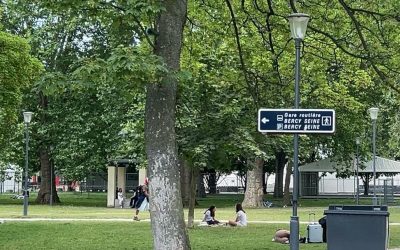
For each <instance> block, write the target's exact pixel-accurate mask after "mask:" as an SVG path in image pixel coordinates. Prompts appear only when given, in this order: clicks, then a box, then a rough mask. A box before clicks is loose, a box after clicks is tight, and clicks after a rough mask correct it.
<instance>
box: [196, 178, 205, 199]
mask: <svg viewBox="0 0 400 250" xmlns="http://www.w3.org/2000/svg"><path fill="white" fill-rule="evenodd" d="M196 196H197V197H200V198H205V197H206V196H207V195H206V188H205V186H204V173H199V175H198V176H197V189H196Z"/></svg>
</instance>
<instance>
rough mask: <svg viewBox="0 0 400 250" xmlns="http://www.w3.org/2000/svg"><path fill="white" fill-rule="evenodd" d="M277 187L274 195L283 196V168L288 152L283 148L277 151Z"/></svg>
mask: <svg viewBox="0 0 400 250" xmlns="http://www.w3.org/2000/svg"><path fill="white" fill-rule="evenodd" d="M275 162H276V163H275V187H274V197H276V198H282V197H283V170H284V168H285V164H286V154H285V152H283V150H280V151H279V152H276V153H275Z"/></svg>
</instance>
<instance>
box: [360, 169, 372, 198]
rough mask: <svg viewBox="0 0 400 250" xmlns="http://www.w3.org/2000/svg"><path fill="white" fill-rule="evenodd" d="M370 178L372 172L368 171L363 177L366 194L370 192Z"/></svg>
mask: <svg viewBox="0 0 400 250" xmlns="http://www.w3.org/2000/svg"><path fill="white" fill-rule="evenodd" d="M369 179H370V173H366V174H365V177H364V178H361V180H362V181H363V184H364V195H365V196H368V193H369Z"/></svg>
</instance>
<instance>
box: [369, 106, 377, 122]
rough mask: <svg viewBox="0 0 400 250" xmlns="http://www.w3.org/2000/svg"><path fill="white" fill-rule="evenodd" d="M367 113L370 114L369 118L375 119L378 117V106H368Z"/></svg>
mask: <svg viewBox="0 0 400 250" xmlns="http://www.w3.org/2000/svg"><path fill="white" fill-rule="evenodd" d="M368 112H369V115H370V116H371V120H376V119H378V112H379V109H378V108H370V109H368Z"/></svg>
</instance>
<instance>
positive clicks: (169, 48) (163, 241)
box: [145, 0, 190, 250]
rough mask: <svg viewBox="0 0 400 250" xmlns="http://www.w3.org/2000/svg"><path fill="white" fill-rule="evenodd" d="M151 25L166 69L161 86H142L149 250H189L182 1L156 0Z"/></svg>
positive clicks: (183, 1) (184, 1)
mask: <svg viewBox="0 0 400 250" xmlns="http://www.w3.org/2000/svg"><path fill="white" fill-rule="evenodd" d="M160 4H161V7H162V8H164V10H163V11H161V13H160V14H159V16H158V18H157V21H156V36H155V49H154V52H155V54H156V55H158V56H160V57H161V58H163V60H164V62H165V64H166V65H167V67H168V68H169V70H170V73H169V74H168V75H165V76H164V77H163V78H162V79H161V82H159V83H157V84H148V85H147V96H146V114H145V138H146V153H147V160H148V166H149V177H150V185H149V194H150V202H151V205H150V218H151V228H152V232H153V242H154V244H153V245H154V249H156V250H180V249H190V242H189V237H188V233H187V230H186V226H185V221H184V214H183V206H182V196H181V190H180V174H179V164H178V159H177V158H178V154H177V147H176V133H175V105H176V90H177V79H176V76H175V75H174V73H176V72H177V71H179V69H180V67H179V66H180V54H181V47H182V36H183V28H184V25H185V21H186V13H187V2H186V0H164V1H160Z"/></svg>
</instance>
